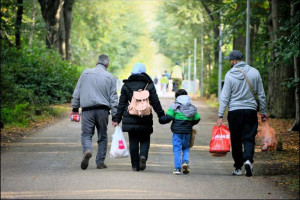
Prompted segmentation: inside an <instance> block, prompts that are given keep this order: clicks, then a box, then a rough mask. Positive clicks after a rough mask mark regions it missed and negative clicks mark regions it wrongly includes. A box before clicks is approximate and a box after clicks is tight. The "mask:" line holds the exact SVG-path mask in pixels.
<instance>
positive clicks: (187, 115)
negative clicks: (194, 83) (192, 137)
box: [159, 95, 200, 134]
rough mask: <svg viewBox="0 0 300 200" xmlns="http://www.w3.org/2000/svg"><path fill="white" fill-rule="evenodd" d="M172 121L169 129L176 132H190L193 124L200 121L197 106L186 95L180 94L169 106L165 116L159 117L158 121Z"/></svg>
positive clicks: (162, 122) (163, 122) (164, 122)
mask: <svg viewBox="0 0 300 200" xmlns="http://www.w3.org/2000/svg"><path fill="white" fill-rule="evenodd" d="M170 121H173V122H172V125H171V130H172V132H173V133H177V134H191V133H192V128H193V126H194V125H196V124H198V123H199V121H200V115H199V113H198V112H197V108H196V107H195V106H193V105H192V104H191V99H190V97H189V96H188V95H180V96H178V97H177V98H176V101H175V103H174V104H172V105H171V106H170V108H169V109H168V111H167V113H166V115H165V116H163V117H160V118H159V123H161V124H166V123H169V122H170Z"/></svg>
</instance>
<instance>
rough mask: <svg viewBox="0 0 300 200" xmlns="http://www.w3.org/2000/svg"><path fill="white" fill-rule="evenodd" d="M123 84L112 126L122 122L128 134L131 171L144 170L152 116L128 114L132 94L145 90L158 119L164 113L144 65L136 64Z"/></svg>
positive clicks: (151, 127) (151, 128)
mask: <svg viewBox="0 0 300 200" xmlns="http://www.w3.org/2000/svg"><path fill="white" fill-rule="evenodd" d="M123 82H124V84H123V86H122V89H121V96H120V101H119V106H118V112H117V114H116V115H115V116H114V117H113V125H114V126H117V125H118V124H119V123H120V122H121V121H122V130H123V131H124V132H128V136H129V150H130V158H131V166H132V170H133V171H140V170H145V168H146V161H147V159H148V152H149V148H150V135H151V133H152V132H153V115H152V114H150V115H149V116H143V117H139V116H136V115H130V114H129V112H128V105H129V101H131V98H132V95H133V92H134V91H138V90H140V89H142V90H143V89H145V88H146V90H148V91H149V93H150V96H149V100H150V104H151V106H152V107H153V109H154V111H155V112H156V113H157V115H158V117H161V116H164V115H165V112H164V110H163V109H162V107H161V104H160V101H159V99H158V96H157V93H156V89H155V87H154V84H153V81H152V80H151V79H150V77H149V76H148V74H146V67H145V65H144V64H142V63H136V64H135V65H134V66H133V68H132V71H131V75H130V76H129V77H128V79H126V80H124V81H123ZM122 118H123V119H122Z"/></svg>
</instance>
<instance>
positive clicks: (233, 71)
mask: <svg viewBox="0 0 300 200" xmlns="http://www.w3.org/2000/svg"><path fill="white" fill-rule="evenodd" d="M238 68H240V69H241V70H243V72H245V73H247V72H248V71H249V70H250V69H251V67H250V66H249V65H247V64H246V63H245V62H244V61H241V62H239V63H237V64H236V65H234V66H233V67H232V68H231V70H229V71H228V73H227V75H228V76H231V77H233V78H236V79H240V80H243V79H245V77H244V75H243V74H242V73H241V72H240V70H239V69H238Z"/></svg>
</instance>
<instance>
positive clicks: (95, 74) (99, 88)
mask: <svg viewBox="0 0 300 200" xmlns="http://www.w3.org/2000/svg"><path fill="white" fill-rule="evenodd" d="M71 105H72V107H73V108H75V109H76V108H79V107H81V108H82V109H85V108H93V107H101V106H103V107H107V108H109V109H111V114H112V116H114V115H115V114H116V113H117V107H118V95H117V89H116V79H115V78H114V77H113V75H112V74H110V73H109V72H107V69H106V67H105V66H104V65H101V64H97V65H96V67H95V68H92V69H86V70H84V71H83V72H82V74H81V76H80V78H79V80H78V82H77V85H76V88H75V90H74V92H73V99H72V103H71ZM73 110H74V109H73Z"/></svg>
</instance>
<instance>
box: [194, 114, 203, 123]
mask: <svg viewBox="0 0 300 200" xmlns="http://www.w3.org/2000/svg"><path fill="white" fill-rule="evenodd" d="M200 120H201V118H200V115H199V113H198V112H197V113H196V114H195V116H194V118H193V125H196V124H198V123H199V121H200Z"/></svg>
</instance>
